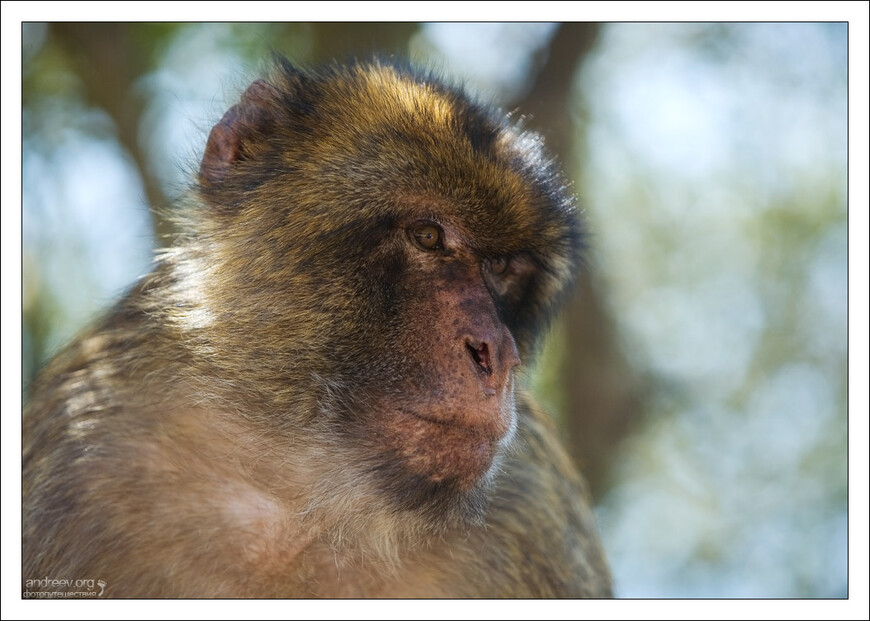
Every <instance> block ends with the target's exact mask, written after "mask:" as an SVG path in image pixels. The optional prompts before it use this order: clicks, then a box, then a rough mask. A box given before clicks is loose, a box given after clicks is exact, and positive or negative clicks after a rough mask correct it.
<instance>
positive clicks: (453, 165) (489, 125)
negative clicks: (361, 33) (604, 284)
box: [199, 65, 579, 507]
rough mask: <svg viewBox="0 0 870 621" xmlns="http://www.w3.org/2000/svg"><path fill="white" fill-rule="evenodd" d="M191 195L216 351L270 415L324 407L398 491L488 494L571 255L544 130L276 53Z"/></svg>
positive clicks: (574, 231) (364, 74) (449, 98)
mask: <svg viewBox="0 0 870 621" xmlns="http://www.w3.org/2000/svg"><path fill="white" fill-rule="evenodd" d="M199 193H200V196H201V198H202V199H203V203H204V205H206V207H207V208H210V209H211V210H212V211H211V212H210V213H209V214H207V216H206V217H205V218H204V219H203V223H202V225H201V227H200V237H201V239H203V240H205V241H204V243H205V244H207V245H208V246H209V248H208V251H207V252H208V256H209V258H210V259H211V260H213V261H215V262H214V268H213V269H214V273H215V274H217V275H218V276H219V277H218V278H211V279H210V281H211V282H219V283H224V286H222V287H221V288H220V289H217V288H214V289H211V290H207V291H203V292H201V294H202V295H201V296H200V299H201V301H200V305H206V306H209V308H207V309H206V311H207V312H206V313H205V314H206V315H208V316H210V317H214V318H215V321H214V324H213V325H212V326H211V327H210V331H209V333H208V338H212V339H213V338H223V339H226V340H227V341H231V343H227V342H224V343H220V344H214V345H213V346H210V349H212V350H215V351H222V352H232V354H231V355H232V356H233V357H234V358H235V359H232V360H231V359H228V358H226V356H227V354H226V353H225V354H224V357H222V360H229V362H231V363H232V364H229V363H228V364H227V370H228V373H229V372H231V371H232V372H236V373H237V372H238V369H239V368H240V367H244V366H246V365H248V366H251V367H255V368H257V369H259V370H260V373H261V375H260V377H258V378H257V380H256V381H252V382H251V385H255V386H257V387H261V388H268V390H263V391H262V394H263V397H262V398H263V399H265V400H267V401H270V402H271V404H272V406H271V410H272V411H274V412H275V413H276V414H275V420H274V421H267V423H269V424H275V425H292V424H299V423H300V422H304V423H306V424H312V425H323V424H324V421H326V423H328V424H329V425H331V426H332V427H333V428H332V433H336V434H338V435H340V436H344V437H346V438H347V439H348V441H347V442H344V443H343V446H350V447H352V449H350V450H351V451H353V452H354V453H355V463H357V464H358V467H359V470H360V472H363V473H369V474H371V475H372V476H373V478H374V480H376V481H377V483H378V485H379V486H380V487H381V488H382V489H384V490H387V492H388V493H389V494H390V495H391V496H392V497H393V498H395V499H396V500H397V501H398V502H399V503H400V504H401V505H403V506H406V507H418V506H421V505H427V506H442V505H443V504H445V503H446V504H453V505H456V504H459V505H464V504H467V502H466V501H468V499H470V498H474V497H478V496H480V491H481V490H482V489H484V488H485V487H486V485H487V483H488V482H489V481H490V480H491V479H492V477H493V476H494V474H495V473H496V472H497V465H498V462H499V459H500V456H501V455H502V454H503V452H504V449H505V446H506V445H507V444H508V443H509V442H510V440H511V438H512V436H513V433H514V428H515V426H516V409H515V397H514V390H515V385H514V371H515V369H516V367H517V366H518V365H519V364H520V361H521V359H527V358H529V357H530V356H531V355H532V352H533V349H534V345H535V342H536V339H537V337H538V335H539V334H540V332H541V330H542V328H543V327H544V326H545V325H546V323H547V321H548V320H549V318H550V316H551V315H552V313H553V312H554V310H555V308H556V307H557V306H558V305H559V303H560V301H561V299H562V297H563V295H564V293H565V291H566V290H567V289H568V287H569V285H570V283H571V281H572V280H573V274H574V270H575V268H576V265H577V262H578V245H579V229H578V225H577V222H576V220H575V214H574V205H573V200H572V199H571V197H570V196H569V195H568V194H567V193H566V192H565V189H564V183H563V182H562V180H561V177H560V176H559V175H558V174H557V173H556V172H555V171H554V169H553V167H552V165H551V164H550V162H549V160H548V159H547V158H546V157H545V156H544V155H543V154H542V152H541V146H540V142H539V140H538V139H537V138H536V137H535V136H534V135H532V134H529V133H527V132H523V131H522V130H520V129H519V128H517V127H516V126H514V125H511V124H509V123H508V121H507V120H506V119H504V118H502V117H499V116H498V115H497V114H495V113H494V112H492V111H490V110H488V109H486V108H483V107H480V106H478V105H476V104H474V103H472V102H470V101H469V100H468V99H467V98H465V96H464V95H462V94H460V93H458V92H455V91H452V90H449V89H447V88H445V87H443V86H441V85H440V83H438V82H433V81H431V80H427V79H426V78H425V77H420V76H417V75H414V74H411V73H403V72H401V71H399V70H397V69H395V68H392V67H384V66H380V65H359V66H353V67H350V68H345V69H336V70H331V71H328V72H326V73H324V74H316V75H312V74H303V73H300V72H298V71H296V70H295V69H292V68H290V67H287V66H285V67H282V68H281V70H280V71H279V72H278V74H277V75H276V76H273V78H272V81H271V82H265V81H262V80H261V81H257V82H255V83H254V84H253V85H251V86H250V87H249V88H248V90H247V91H246V92H245V94H244V95H243V96H242V99H241V101H240V102H239V103H238V104H237V105H236V106H234V107H233V108H232V109H231V110H230V111H229V112H227V113H226V115H225V116H224V117H223V119H221V121H220V123H218V125H217V126H215V128H214V129H213V130H212V133H211V136H210V137H209V142H208V145H207V147H206V151H205V156H204V158H203V161H202V165H201V167H200V187H199ZM215 259H216V260H215ZM227 283H229V284H230V285H231V286H227ZM252 299H253V300H254V301H255V302H256V304H254V303H253V301H252ZM265 323H268V325H269V326H270V329H269V330H268V333H264V331H263V328H262V326H263V325H264V324H265ZM238 358H241V361H240V360H239V359H238ZM217 364H221V362H220V361H218V362H217ZM300 386H305V387H306V390H304V391H303V392H302V395H301V396H300V390H299V387H300ZM291 398H292V399H293V402H292V403H289V402H288V400H289V399H291ZM300 402H302V403H303V404H304V405H305V407H300ZM263 410H264V411H269V408H263ZM300 410H303V411H306V412H307V414H304V415H299V414H296V415H295V416H294V417H293V420H286V419H282V418H280V416H281V414H282V413H283V412H287V411H292V412H299V411H300ZM472 504H474V503H472Z"/></svg>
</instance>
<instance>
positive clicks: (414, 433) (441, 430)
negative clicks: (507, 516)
mask: <svg viewBox="0 0 870 621" xmlns="http://www.w3.org/2000/svg"><path fill="white" fill-rule="evenodd" d="M386 428H387V430H388V433H387V434H385V436H384V437H383V438H382V441H384V440H385V441H386V443H387V446H388V447H389V448H388V450H387V451H386V452H385V453H382V454H381V456H380V458H379V459H380V462H379V463H378V465H377V466H376V467H375V468H374V470H376V472H375V473H374V474H375V475H376V478H377V480H378V481H379V482H380V484H381V486H382V487H383V489H385V491H386V492H387V493H388V494H389V495H390V496H391V497H392V500H393V502H395V503H397V504H398V505H399V507H400V508H402V509H405V510H411V511H423V512H426V513H431V514H433V517H435V518H437V519H438V520H439V521H440V522H441V523H442V524H445V525H448V524H452V523H455V522H456V521H459V522H466V523H467V522H474V521H478V520H479V519H480V518H481V516H482V515H483V512H484V510H485V508H486V505H487V501H488V493H487V492H488V490H489V488H490V486H491V485H492V482H493V480H494V478H495V474H496V472H497V470H498V463H499V462H500V459H501V454H502V452H503V450H504V445H505V444H506V443H507V442H508V441H509V435H510V434H506V435H505V436H503V437H492V435H491V434H487V433H484V432H483V431H481V430H479V429H475V428H469V427H463V426H458V425H454V424H451V423H444V422H440V421H433V420H430V419H426V418H421V417H419V416H415V415H408V414H407V413H403V414H402V415H400V416H397V417H396V418H395V419H394V420H391V421H390V424H388V425H387V426H386Z"/></svg>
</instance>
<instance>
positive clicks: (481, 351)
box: [465, 339, 492, 375]
mask: <svg viewBox="0 0 870 621" xmlns="http://www.w3.org/2000/svg"><path fill="white" fill-rule="evenodd" d="M465 347H466V348H467V349H468V353H469V354H471V359H472V360H474V363H475V364H476V365H477V368H478V370H479V371H480V372H481V373H483V374H484V375H492V362H491V360H490V356H489V345H488V344H487V343H485V342H478V341H472V340H469V339H466V341H465Z"/></svg>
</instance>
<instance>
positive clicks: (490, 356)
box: [465, 334, 520, 394]
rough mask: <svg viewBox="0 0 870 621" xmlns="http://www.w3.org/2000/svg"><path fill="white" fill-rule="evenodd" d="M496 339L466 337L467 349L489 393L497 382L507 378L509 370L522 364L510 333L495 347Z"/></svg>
mask: <svg viewBox="0 0 870 621" xmlns="http://www.w3.org/2000/svg"><path fill="white" fill-rule="evenodd" d="M494 341H495V340H494V339H487V340H484V339H478V338H474V337H472V336H466V337H465V349H466V350H467V351H468V354H469V356H470V357H471V360H472V362H473V363H474V367H475V368H476V369H477V372H478V373H479V374H480V377H481V379H482V380H483V382H484V384H485V386H486V387H487V389H488V390H487V391H486V392H487V394H490V392H491V390H489V389H494V388H497V387H498V386H496V384H499V383H500V382H502V381H504V380H506V378H507V376H508V372H509V371H510V370H511V369H513V368H514V367H515V366H517V365H519V364H520V356H519V352H517V347H516V345H515V344H514V340H513V338H512V337H511V336H510V335H509V334H508V335H506V336H505V338H503V339H502V341H503V342H502V343H501V344H500V345H499V346H495V347H494V346H493V345H492V343H493V342H494ZM493 394H494V393H493Z"/></svg>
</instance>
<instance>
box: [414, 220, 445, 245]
mask: <svg viewBox="0 0 870 621" xmlns="http://www.w3.org/2000/svg"><path fill="white" fill-rule="evenodd" d="M411 237H412V238H413V239H414V241H415V242H416V243H417V245H418V246H420V248H422V249H423V250H440V249H442V248H443V247H444V245H443V244H442V243H441V238H442V237H443V233H442V232H441V229H440V228H439V227H437V226H436V225H434V224H430V223H425V224H418V225H417V226H415V227H414V228H413V229H411Z"/></svg>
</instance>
